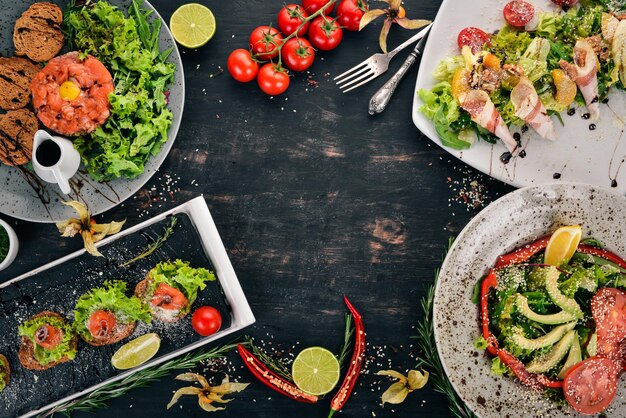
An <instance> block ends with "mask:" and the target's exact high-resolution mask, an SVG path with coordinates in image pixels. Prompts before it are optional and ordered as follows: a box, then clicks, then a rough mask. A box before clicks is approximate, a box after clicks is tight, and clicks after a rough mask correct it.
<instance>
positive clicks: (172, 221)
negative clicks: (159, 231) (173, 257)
mask: <svg viewBox="0 0 626 418" xmlns="http://www.w3.org/2000/svg"><path fill="white" fill-rule="evenodd" d="M177 223H178V218H177V217H176V216H172V217H171V218H170V224H169V225H168V226H167V227H166V228H165V229H164V230H163V235H161V236H159V237H157V239H156V240H155V241H154V242H153V243H152V244H148V246H147V247H146V248H145V249H144V250H143V251H142V252H141V253H140V254H139V255H138V256H137V257H135V258H133V259H132V260H128V261H127V262H125V263H123V264H120V267H128V266H129V265H131V264H133V263H134V262H136V261H139V260H141V259H142V258H146V257H148V256H149V255H150V254H152V253H153V252H155V251H156V250H158V249H159V248H161V246H162V245H163V244H165V241H167V240H168V238H169V237H170V236H171V235H172V234H173V233H174V229H175V228H176V224H177Z"/></svg>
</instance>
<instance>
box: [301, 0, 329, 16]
mask: <svg viewBox="0 0 626 418" xmlns="http://www.w3.org/2000/svg"><path fill="white" fill-rule="evenodd" d="M329 1H330V0H302V7H304V10H306V11H307V13H308V14H310V15H312V14H313V13H315V12H317V11H318V10H319V9H321V8H322V6H324V5H325V4H326V3H328V2H329ZM334 8H335V3H333V4H329V5H328V6H326V7H325V8H324V14H325V15H329V14H331V13H332V12H333V9H334Z"/></svg>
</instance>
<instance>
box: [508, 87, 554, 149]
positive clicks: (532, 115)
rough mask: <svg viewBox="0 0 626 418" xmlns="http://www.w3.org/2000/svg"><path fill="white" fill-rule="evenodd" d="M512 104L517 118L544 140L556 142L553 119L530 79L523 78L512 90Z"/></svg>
mask: <svg viewBox="0 0 626 418" xmlns="http://www.w3.org/2000/svg"><path fill="white" fill-rule="evenodd" d="M511 103H513V107H514V108H515V116H517V117H518V118H520V119H523V120H524V121H525V122H526V123H528V124H529V125H530V126H531V127H532V128H533V129H534V130H535V131H536V132H537V133H538V134H539V135H540V136H541V137H542V138H545V139H549V140H550V141H554V140H556V131H555V130H554V124H553V123H552V119H550V117H549V116H548V112H547V111H546V108H545V106H544V105H543V103H541V100H540V99H539V95H538V94H537V91H536V90H535V86H533V83H532V82H531V81H530V80H529V79H528V78H526V77H521V78H520V81H519V83H517V86H515V87H514V88H513V90H511Z"/></svg>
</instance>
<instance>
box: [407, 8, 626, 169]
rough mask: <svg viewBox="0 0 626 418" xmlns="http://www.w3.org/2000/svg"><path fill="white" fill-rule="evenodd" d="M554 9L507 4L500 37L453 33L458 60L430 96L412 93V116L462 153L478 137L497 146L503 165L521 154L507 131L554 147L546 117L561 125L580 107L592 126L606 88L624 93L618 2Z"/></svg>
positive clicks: (624, 28)
mask: <svg viewBox="0 0 626 418" xmlns="http://www.w3.org/2000/svg"><path fill="white" fill-rule="evenodd" d="M553 2H554V3H556V4H557V5H558V6H561V8H559V9H557V10H556V11H554V7H553V6H550V3H549V2H548V1H547V0H541V1H537V2H535V3H534V4H531V3H529V2H527V1H524V0H513V1H510V2H509V3H508V4H506V5H505V7H504V9H503V20H504V21H505V24H504V26H503V27H502V28H501V29H500V30H497V31H495V32H494V33H486V32H485V31H483V30H482V29H480V28H476V27H467V28H465V29H463V30H462V31H461V32H460V33H459V34H458V46H459V51H458V52H459V53H457V54H455V55H453V56H450V57H448V58H446V59H444V60H443V61H441V62H440V63H439V65H438V67H437V68H436V70H435V72H434V73H433V77H434V78H435V80H437V83H436V84H435V85H434V86H433V87H432V88H431V89H421V90H419V91H418V95H419V97H420V99H421V100H422V102H423V105H422V106H421V107H420V109H419V111H420V112H422V113H423V114H424V115H426V116H427V117H428V118H429V119H431V120H432V122H433V124H434V127H435V130H436V132H437V134H438V135H439V137H440V138H441V141H442V144H443V145H444V146H447V147H451V148H454V149H459V150H462V149H467V148H469V147H471V146H472V144H473V143H474V142H475V140H476V139H477V138H481V139H483V140H485V141H487V142H491V143H495V142H497V140H498V139H499V140H501V141H502V143H503V144H504V145H505V146H506V148H507V151H506V152H505V153H504V154H503V155H502V157H501V160H502V162H503V163H507V162H509V160H510V159H511V158H512V157H516V156H519V157H522V158H523V157H525V155H526V153H525V151H524V149H523V145H522V141H521V138H520V135H519V134H518V133H516V134H514V135H512V134H511V131H510V130H509V128H510V127H517V128H518V129H520V130H521V131H522V132H525V131H526V130H528V129H532V130H534V131H535V132H536V133H537V134H538V135H539V136H540V137H541V138H543V139H546V140H548V141H555V140H556V139H557V138H556V132H555V129H554V121H553V118H552V116H554V117H555V120H558V121H560V123H564V122H563V119H562V118H561V113H562V112H564V111H569V112H571V111H573V109H574V107H577V106H580V107H586V109H587V110H586V113H585V114H584V117H585V118H587V119H590V120H592V121H593V120H595V119H597V118H598V117H599V114H600V103H601V102H604V101H605V100H606V99H607V96H608V93H609V91H610V90H611V89H618V90H626V87H625V86H626V5H625V4H624V2H621V1H615V0H584V1H583V0H581V1H580V2H578V1H577V0H553ZM542 8H543V9H546V10H542ZM548 10H550V11H548Z"/></svg>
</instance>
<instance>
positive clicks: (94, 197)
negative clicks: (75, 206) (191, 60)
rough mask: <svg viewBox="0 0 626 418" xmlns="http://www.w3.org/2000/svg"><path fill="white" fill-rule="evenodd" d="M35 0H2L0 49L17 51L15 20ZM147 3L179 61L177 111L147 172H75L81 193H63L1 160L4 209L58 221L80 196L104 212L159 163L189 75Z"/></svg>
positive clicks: (122, 4)
mask: <svg viewBox="0 0 626 418" xmlns="http://www.w3.org/2000/svg"><path fill="white" fill-rule="evenodd" d="M108 1H109V3H111V4H113V5H115V6H118V7H119V8H120V9H121V10H123V11H125V12H126V11H127V10H128V7H129V5H130V4H131V1H130V0H108ZM53 2H54V3H56V4H58V5H59V6H60V7H61V9H64V8H65V6H66V5H67V3H68V2H67V1H65V0H57V1H53ZM31 3H35V1H34V0H26V1H24V0H22V1H2V3H1V4H2V8H3V10H2V16H0V53H2V55H3V56H12V55H13V51H14V50H13V38H12V36H13V26H14V23H15V20H16V19H17V18H18V17H19V16H20V15H21V14H22V12H24V10H26V9H27V8H28V6H29V5H30V4H31ZM143 7H144V8H145V9H147V10H152V11H153V13H152V17H153V18H154V19H161V21H162V26H161V33H160V38H159V47H160V49H161V50H162V51H163V50H166V49H168V48H173V51H172V53H171V55H170V57H169V59H168V60H169V61H170V62H173V63H174V64H176V72H175V74H174V81H173V82H172V83H171V84H170V85H169V86H168V87H167V88H168V90H169V92H170V96H169V104H168V108H169V109H170V110H171V111H172V114H173V116H174V118H173V122H172V125H171V126H170V129H169V131H168V138H167V141H166V142H165V143H164V144H163V145H162V147H161V151H160V152H159V154H158V155H156V156H153V157H151V158H150V159H149V160H148V161H147V162H146V164H145V170H144V172H143V173H142V174H141V175H139V176H138V177H136V178H134V179H130V180H129V179H124V178H121V179H117V180H113V181H110V182H106V183H98V182H96V181H94V180H92V179H91V178H90V177H89V176H87V175H86V174H81V173H80V172H79V173H78V174H77V176H75V177H74V179H73V180H75V183H76V184H77V185H80V190H79V192H78V193H79V194H80V196H78V195H77V194H76V193H72V194H70V195H69V197H67V196H64V195H62V194H61V192H60V191H59V189H58V187H57V186H56V185H55V184H47V183H44V182H43V181H40V180H39V179H38V178H37V176H35V174H34V173H32V174H30V175H29V174H28V172H25V171H24V170H23V169H19V168H14V167H8V166H5V165H3V164H0V213H5V214H7V215H10V216H13V217H16V218H19V219H24V220H27V221H32V222H57V221H60V220H63V219H67V218H69V217H70V216H74V212H73V211H72V209H71V208H69V207H67V206H65V205H63V204H62V202H63V201H64V200H81V201H83V202H85V203H86V204H87V206H88V207H89V210H90V212H91V213H92V214H93V215H97V214H99V213H102V212H105V211H107V210H109V209H111V208H113V207H115V206H116V205H118V204H120V203H122V202H123V201H124V200H126V199H128V198H129V197H130V196H132V195H133V194H135V192H137V190H139V189H140V188H141V187H142V186H143V185H144V184H145V183H146V182H147V181H148V180H149V179H150V177H152V175H154V173H155V172H156V171H157V170H158V168H159V167H160V166H161V164H162V163H163V161H164V160H165V158H166V157H167V154H168V153H169V151H170V149H171V148H172V145H173V143H174V140H175V138H176V134H177V133H178V128H179V127H180V121H181V118H182V115H183V106H184V103H185V77H184V74H183V64H182V61H181V58H180V54H179V52H178V48H177V47H176V42H175V41H174V38H173V37H172V34H171V33H170V30H169V28H168V27H167V25H166V23H165V22H164V21H163V19H162V18H161V16H160V15H159V14H158V13H157V11H156V10H154V7H152V5H150V3H148V2H147V1H144V4H143Z"/></svg>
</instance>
